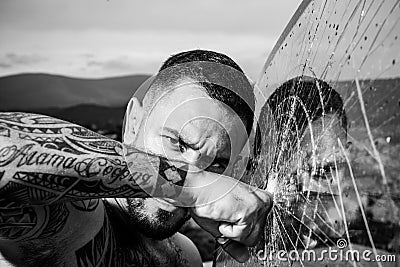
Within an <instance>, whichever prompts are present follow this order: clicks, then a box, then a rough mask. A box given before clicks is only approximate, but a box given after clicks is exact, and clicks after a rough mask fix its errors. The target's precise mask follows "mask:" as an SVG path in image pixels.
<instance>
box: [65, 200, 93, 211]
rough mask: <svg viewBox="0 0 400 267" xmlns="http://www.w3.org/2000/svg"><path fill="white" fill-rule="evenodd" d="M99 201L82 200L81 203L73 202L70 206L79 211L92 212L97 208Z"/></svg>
mask: <svg viewBox="0 0 400 267" xmlns="http://www.w3.org/2000/svg"><path fill="white" fill-rule="evenodd" d="M99 203H100V200H99V199H89V200H82V201H73V202H71V205H72V206H73V207H74V208H76V209H77V210H80V211H86V212H87V211H94V210H96V208H97V207H98V206H99Z"/></svg>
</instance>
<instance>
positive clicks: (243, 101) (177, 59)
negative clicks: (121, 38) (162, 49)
mask: <svg viewBox="0 0 400 267" xmlns="http://www.w3.org/2000/svg"><path fill="white" fill-rule="evenodd" d="M196 61H199V62H200V61H203V62H215V63H219V64H223V65H226V66H229V67H231V68H233V69H235V70H237V71H238V72H240V73H242V74H243V76H244V77H245V74H244V72H243V70H242V69H241V68H240V67H239V66H238V65H237V64H236V63H235V61H233V60H232V59H231V58H230V57H228V56H227V55H224V54H221V53H218V52H214V51H208V50H199V49H198V50H190V51H185V52H181V53H179V54H176V55H173V56H171V57H170V58H168V59H167V60H166V61H165V62H164V64H163V65H162V66H161V67H160V72H161V71H163V70H165V69H167V68H170V67H175V66H178V65H180V64H184V63H189V62H196ZM246 82H247V84H246V86H245V87H246V88H237V90H236V92H234V91H232V90H230V89H229V88H225V87H223V86H221V85H218V84H216V83H213V82H212V81H209V82H208V81H201V82H198V83H197V84H199V85H201V86H202V87H203V88H204V90H205V92H206V93H207V95H209V96H210V97H211V98H213V99H215V100H218V101H220V102H222V103H224V104H225V105H227V106H228V107H230V108H231V109H232V110H233V111H234V112H235V113H236V114H237V115H238V116H239V117H240V119H241V120H242V122H243V124H244V125H245V126H246V130H247V134H250V132H251V130H252V127H253V120H254V105H255V100H254V92H253V88H252V86H251V84H250V82H249V81H248V80H247V78H246Z"/></svg>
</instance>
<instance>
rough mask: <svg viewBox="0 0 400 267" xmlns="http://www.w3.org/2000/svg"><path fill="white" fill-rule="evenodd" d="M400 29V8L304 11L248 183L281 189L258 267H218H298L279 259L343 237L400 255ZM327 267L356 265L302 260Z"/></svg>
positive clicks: (277, 63)
mask: <svg viewBox="0 0 400 267" xmlns="http://www.w3.org/2000/svg"><path fill="white" fill-rule="evenodd" d="M399 21H400V1H398V0H397V1H396V0H382V1H372V0H368V1H367V0H360V1H355V0H354V1H349V0H341V1H334V0H331V1H328V0H314V1H310V0H306V1H303V3H302V4H301V5H300V7H299V9H298V11H297V12H296V14H295V15H294V16H293V18H292V20H291V21H290V22H289V24H288V26H287V27H286V29H285V30H284V32H283V34H282V36H281V37H280V39H279V40H278V42H277V44H276V46H275V47H274V49H273V51H272V52H271V54H270V56H269V58H268V59H267V61H266V63H265V67H264V70H263V74H262V75H261V77H260V79H259V81H258V83H257V86H258V88H259V89H260V90H259V91H258V92H256V96H257V107H256V112H257V115H258V117H259V131H258V133H257V134H256V138H255V142H254V143H255V144H254V146H255V151H256V153H255V154H256V155H255V156H254V157H255V158H256V162H257V163H258V164H257V167H256V168H255V171H254V174H253V176H252V178H251V179H250V183H251V184H253V185H257V186H259V187H262V188H265V189H267V190H268V191H270V192H272V193H273V194H274V201H275V206H274V208H273V211H272V212H271V214H270V216H269V217H268V221H267V227H266V230H265V235H264V237H263V240H262V241H261V242H260V244H258V246H256V247H255V248H252V249H251V250H252V257H251V259H250V260H249V262H247V263H244V264H239V263H236V262H234V261H233V260H231V259H229V256H226V254H225V253H223V252H222V251H217V253H216V265H217V266H273V265H280V266H285V265H290V264H291V263H290V262H282V261H280V260H278V259H277V258H276V257H275V256H274V252H276V251H278V250H284V251H293V250H296V251H304V249H309V250H310V249H312V250H314V251H317V252H318V251H321V249H323V248H326V247H336V248H337V242H338V240H342V239H344V240H346V242H347V248H346V249H355V250H357V251H363V250H365V249H370V250H371V251H372V253H373V255H374V254H379V255H383V254H399V249H400V239H399V233H400V231H399V222H400V220H399V204H400V202H399V201H400V189H399V186H400V163H399V162H400V158H399V154H400V153H399V152H400V65H399V62H400V40H399V35H400V23H399ZM261 250H262V251H263V252H264V254H266V255H268V256H269V255H272V257H271V258H269V257H264V258H260V257H259V256H260V254H257V253H258V252H259V251H261ZM269 252H271V254H269ZM257 255H258V256H257ZM317 255H318V254H317ZM361 263H362V261H361ZM321 264H323V265H335V266H337V265H340V264H343V265H345V264H346V263H345V262H343V263H340V262H332V261H329V259H324V260H323V261H320V262H312V261H309V262H308V261H297V262H295V263H294V265H296V266H297V265H299V266H302V265H305V266H309V265H312V266H320V265H321ZM391 264H393V263H391ZM378 265H382V266H385V263H379V264H378Z"/></svg>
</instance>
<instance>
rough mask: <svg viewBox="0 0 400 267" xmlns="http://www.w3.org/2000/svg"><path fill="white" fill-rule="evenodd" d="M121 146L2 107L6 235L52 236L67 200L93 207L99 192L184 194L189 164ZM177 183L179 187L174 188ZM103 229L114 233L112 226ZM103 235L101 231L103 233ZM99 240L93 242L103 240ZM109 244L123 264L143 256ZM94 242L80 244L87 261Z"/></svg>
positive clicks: (0, 224)
mask: <svg viewBox="0 0 400 267" xmlns="http://www.w3.org/2000/svg"><path fill="white" fill-rule="evenodd" d="M121 151H122V145H121V144H120V143H119V142H116V141H114V140H111V139H108V138H106V137H103V136H101V135H99V134H97V133H94V132H91V131H89V130H88V129H85V128H83V127H81V126H78V125H75V124H71V123H68V122H65V121H62V120H58V119H53V118H50V117H47V116H43V115H37V114H27V113H20V112H12V113H0V237H1V238H4V239H8V240H13V241H24V242H30V241H31V240H38V239H40V238H44V239H46V238H49V237H52V236H54V235H55V234H57V233H59V232H60V231H61V230H62V229H63V228H64V226H65V224H66V222H67V220H68V217H69V211H68V209H67V208H66V206H65V205H66V204H65V202H70V203H71V205H72V206H73V207H74V208H75V209H77V210H79V211H83V212H93V211H94V210H96V208H97V207H98V205H99V199H100V198H111V197H119V198H121V197H123V198H145V197H148V196H149V194H148V193H146V190H144V188H146V187H147V188H152V186H153V187H155V188H156V189H155V190H154V191H153V192H156V193H157V194H159V195H161V196H167V197H170V198H174V197H176V196H178V195H179V194H180V191H179V188H181V187H182V185H183V183H184V181H185V178H186V175H187V165H185V164H182V163H175V162H174V164H175V166H174V165H173V164H172V163H171V162H170V161H168V160H167V159H165V158H162V157H159V156H154V155H147V154H144V153H143V152H141V151H138V150H136V149H133V148H132V149H130V151H129V153H128V154H127V157H128V159H129V164H127V162H126V161H125V158H124V157H123V156H121ZM171 188H172V189H178V190H175V191H174V192H172V193H171ZM106 225H108V224H105V226H104V227H109V226H106ZM102 231H105V232H108V233H110V229H108V228H107V229H106V228H104V229H102ZM103 238H104V233H99V237H98V238H97V239H98V240H103ZM113 238H114V237H113ZM107 240H108V238H107ZM96 242H97V241H96ZM96 242H95V243H92V244H87V246H88V247H89V246H92V245H95V246H97V243H96ZM107 242H114V241H107ZM104 246H105V245H104ZM108 246H111V247H110V248H109V249H111V250H110V251H113V252H112V253H114V256H113V257H116V256H115V255H118V258H120V259H119V260H120V261H121V262H122V263H121V266H125V265H124V264H125V263H126V262H129V259H132V258H135V262H136V261H137V259H139V258H140V257H139V256H137V255H136V256H135V255H130V254H129V253H125V252H124V253H125V254H124V255H125V256H121V255H120V254H121V253H122V252H120V251H119V252H118V251H117V252H116V250H117V249H116V248H115V247H116V245H115V244H111V243H110V244H108ZM88 247H87V249H83V248H82V250H80V251H77V257H78V256H79V257H80V259H81V260H80V261H79V262H81V266H85V262H86V258H85V257H86V256H83V255H84V251H86V250H87V251H89V248H88ZM96 248H99V247H96ZM104 248H106V246H105V247H104ZM92 249H93V247H92ZM90 251H94V250H90ZM104 253H111V252H104ZM142 254H143V253H142ZM127 255H128V256H127ZM91 257H92V256H91ZM93 257H95V256H94V255H93ZM93 257H92V258H91V260H90V261H92V259H93V261H95V259H94V258H93ZM144 258H146V257H144ZM147 258H151V257H147ZM110 262H112V261H110ZM143 265H145V263H143ZM148 265H151V264H148ZM109 266H115V265H114V263H113V264H111V265H109Z"/></svg>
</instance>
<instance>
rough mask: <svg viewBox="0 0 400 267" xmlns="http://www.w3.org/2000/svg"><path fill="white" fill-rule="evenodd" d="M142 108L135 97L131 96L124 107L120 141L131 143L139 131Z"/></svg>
mask: <svg viewBox="0 0 400 267" xmlns="http://www.w3.org/2000/svg"><path fill="white" fill-rule="evenodd" d="M143 114H144V109H143V107H142V104H141V103H140V102H139V100H138V99H137V98H136V97H132V98H131V100H130V101H129V103H128V106H127V107H126V112H125V117H124V124H123V126H122V142H123V143H125V144H133V142H134V141H135V139H136V136H137V134H138V132H139V127H140V124H141V122H142V119H143Z"/></svg>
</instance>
